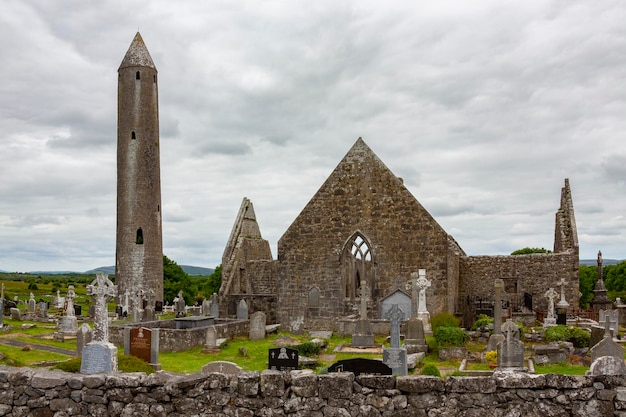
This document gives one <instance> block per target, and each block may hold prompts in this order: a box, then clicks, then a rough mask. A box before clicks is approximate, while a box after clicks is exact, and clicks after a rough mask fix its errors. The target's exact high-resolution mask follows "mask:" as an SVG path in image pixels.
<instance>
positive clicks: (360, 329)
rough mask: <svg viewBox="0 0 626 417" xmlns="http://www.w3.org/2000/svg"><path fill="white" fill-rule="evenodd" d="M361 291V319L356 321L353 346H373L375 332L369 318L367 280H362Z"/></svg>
mask: <svg viewBox="0 0 626 417" xmlns="http://www.w3.org/2000/svg"><path fill="white" fill-rule="evenodd" d="M359 291H360V297H361V307H360V309H359V320H358V321H357V323H356V329H355V333H354V334H353V335H352V347H361V348H365V347H372V346H374V333H372V330H371V328H370V321H369V319H368V318H367V301H368V300H369V288H368V286H367V282H366V281H365V280H361V286H360V288H359Z"/></svg>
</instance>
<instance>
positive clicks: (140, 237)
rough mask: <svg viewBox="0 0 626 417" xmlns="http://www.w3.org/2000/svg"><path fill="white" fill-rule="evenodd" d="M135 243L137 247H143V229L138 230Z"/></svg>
mask: <svg viewBox="0 0 626 417" xmlns="http://www.w3.org/2000/svg"><path fill="white" fill-rule="evenodd" d="M135 243H136V244H137V245H143V230H141V227H140V228H139V229H137V237H136V238H135Z"/></svg>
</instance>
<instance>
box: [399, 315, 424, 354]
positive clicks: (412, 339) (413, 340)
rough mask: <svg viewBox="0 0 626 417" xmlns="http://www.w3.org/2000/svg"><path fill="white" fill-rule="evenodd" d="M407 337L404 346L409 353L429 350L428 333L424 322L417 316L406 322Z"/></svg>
mask: <svg viewBox="0 0 626 417" xmlns="http://www.w3.org/2000/svg"><path fill="white" fill-rule="evenodd" d="M406 328H407V331H406V337H405V338H404V348H405V349H406V352H407V353H420V352H428V344H427V343H426V335H425V333H424V322H423V321H422V320H420V319H418V318H416V317H411V318H410V319H409V320H407V322H406Z"/></svg>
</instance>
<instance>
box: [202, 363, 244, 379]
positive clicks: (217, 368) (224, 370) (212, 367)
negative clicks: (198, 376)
mask: <svg viewBox="0 0 626 417" xmlns="http://www.w3.org/2000/svg"><path fill="white" fill-rule="evenodd" d="M242 370H243V369H242V368H241V367H240V366H239V365H237V364H236V363H234V362H228V361H214V362H209V363H207V364H206V365H204V366H203V367H202V368H201V369H200V372H202V373H203V374H210V373H212V372H219V373H220V374H226V375H230V376H233V377H236V376H237V375H239V374H240V373H241V371H242Z"/></svg>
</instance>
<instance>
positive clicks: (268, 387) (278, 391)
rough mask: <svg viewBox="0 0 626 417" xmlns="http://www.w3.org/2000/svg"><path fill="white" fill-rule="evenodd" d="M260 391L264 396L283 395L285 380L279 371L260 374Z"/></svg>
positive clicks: (267, 371)
mask: <svg viewBox="0 0 626 417" xmlns="http://www.w3.org/2000/svg"><path fill="white" fill-rule="evenodd" d="M261 390H262V392H263V394H264V395H265V396H269V397H281V396H282V395H283V394H284V393H285V379H284V378H283V373H282V372H279V371H272V370H266V371H263V373H261Z"/></svg>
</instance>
